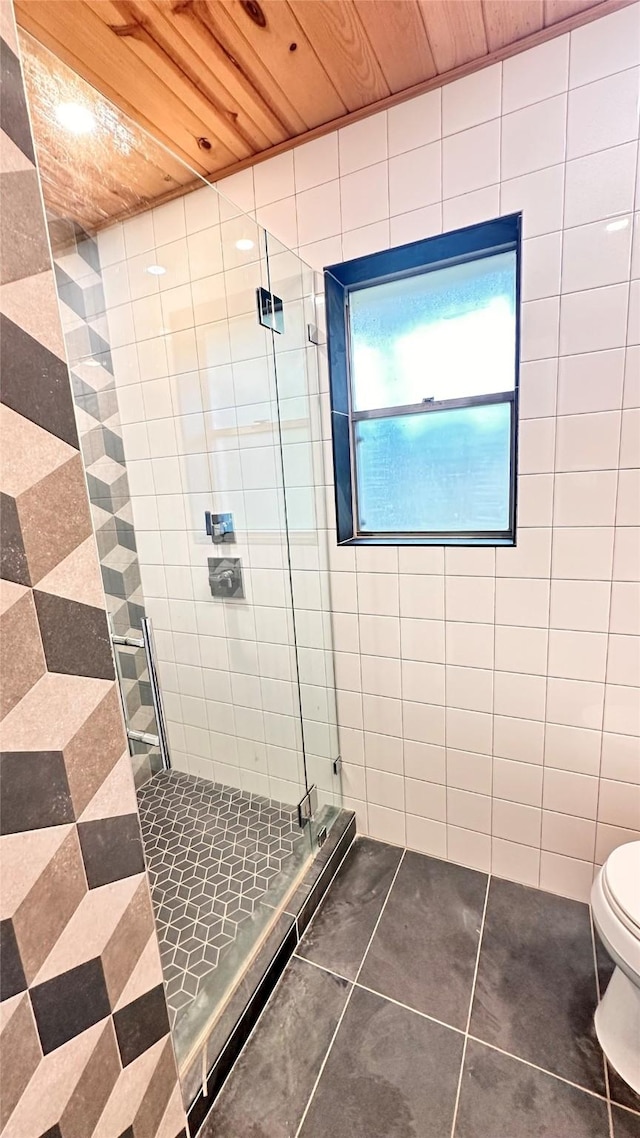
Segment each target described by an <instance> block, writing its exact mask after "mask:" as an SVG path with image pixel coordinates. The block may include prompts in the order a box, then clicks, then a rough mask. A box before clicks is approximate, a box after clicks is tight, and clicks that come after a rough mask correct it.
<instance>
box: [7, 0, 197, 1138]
mask: <svg viewBox="0 0 640 1138" xmlns="http://www.w3.org/2000/svg"><path fill="white" fill-rule="evenodd" d="M0 22H1V26H0V33H1V37H2V38H1V42H0V52H1V73H2V74H1V78H2V106H1V112H0V113H1V128H2V132H1V134H0V153H1V167H0V171H1V172H0V195H1V208H2V233H1V250H0V251H1V257H2V264H1V278H0V283H1V291H0V312H1V316H0V319H1V324H2V349H3V350H2V375H1V388H2V391H1V403H0V429H1V434H2V440H1V447H0V449H1V454H2V472H1V485H2V516H1V521H2V535H1V541H2V573H1V579H0V598H1V603H0V615H1V623H2V656H3V659H2V666H3V687H2V707H1V710H0V717H1V718H2V723H1V726H0V734H1V737H2V771H1V776H2V777H1V781H0V792H1V808H2V814H1V832H2V836H1V838H0V853H1V860H2V888H1V898H2V912H1V917H2V921H1V934H2V943H1V950H2V989H1V992H0V999H1V1001H2V1002H1V1004H0V1064H1V1066H2V1088H1V1093H0V1129H1V1130H2V1135H3V1138H27V1135H29V1136H34V1138H35V1136H36V1135H44V1134H45V1133H46V1135H47V1136H51V1138H118V1136H120V1135H123V1134H125V1133H126V1134H127V1135H130V1136H132V1138H147V1136H150V1135H154V1138H176V1136H177V1135H182V1136H184V1133H185V1131H184V1112H183V1109H182V1102H181V1096H180V1089H179V1085H178V1082H177V1074H176V1067H175V1061H174V1056H173V1049H172V1043H171V1039H170V1036H169V1024H168V1018H167V1010H166V1005H165V998H164V991H163V987H162V973H161V969H160V959H159V953H158V945H157V939H156V933H155V927H154V921H153V915H152V911H151V902H150V897H149V888H148V882H147V877H146V873H145V869H144V860H143V854H142V844H141V839H140V827H139V820H138V814H137V809H136V798H135V791H134V785H133V779H132V776H131V767H130V761H129V755H128V753H127V751H126V744H125V737H124V733H123V729H122V717H121V711H120V706H119V701H118V695H117V691H116V687H115V683H114V678H113V659H112V656H111V651H110V646H109V639H108V633H107V622H106V615H105V610H104V596H103V592H102V585H101V581H100V572H99V568H98V560H97V557H96V549H95V540H94V537H93V534H92V530H91V517H90V513H89V502H88V499H87V490H86V484H85V479H84V474H83V469H82V461H81V457H80V453H79V444H78V436H77V429H76V423H75V419H74V412H73V404H72V398H71V388H70V382H69V374H68V371H67V366H66V363H65V356H64V344H63V339H62V333H61V328H60V319H59V314H58V308H57V302H56V292H55V285H54V275H53V268H52V263H51V258H50V253H49V246H48V241H47V232H46V227H45V222H44V214H43V209H42V202H41V197H40V187H39V182H38V174H37V170H36V168H35V156H34V151H33V144H32V139H31V134H30V128H29V121H28V116H27V109H26V104H25V97H24V90H23V85H22V76H21V72H20V64H19V61H18V56H17V50H18V49H17V43H16V37H15V26H14V23H13V14H12V11H11V7H10V5H9V4H8V3H6V2H4V0H3V3H2V4H1V5H0Z"/></svg>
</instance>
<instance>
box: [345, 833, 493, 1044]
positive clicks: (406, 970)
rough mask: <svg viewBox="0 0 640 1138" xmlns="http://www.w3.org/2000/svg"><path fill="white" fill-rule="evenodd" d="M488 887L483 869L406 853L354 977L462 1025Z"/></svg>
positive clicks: (410, 1005) (439, 1016)
mask: <svg viewBox="0 0 640 1138" xmlns="http://www.w3.org/2000/svg"><path fill="white" fill-rule="evenodd" d="M486 887H487V878H486V875H485V874H484V873H477V872H476V871H475V870H474V869H465V868H464V867H463V866H461V865H453V864H452V863H451V862H445V861H437V860H436V859H435V858H430V857H424V856H423V855H422V854H417V853H411V852H408V853H406V854H405V857H404V861H403V862H402V865H401V866H400V871H399V873H398V876H397V877H396V880H395V882H394V885H393V888H392V890H391V893H390V895H389V900H388V902H387V905H386V908H385V910H384V913H383V915H382V920H381V921H380V924H379V925H378V928H377V930H376V934H375V936H374V938H373V941H372V944H371V948H370V949H369V952H368V954H367V957H366V959H365V962H364V967H363V969H362V972H361V973H360V983H361V984H363V985H364V986H365V987H367V988H374V989H375V990H376V991H377V992H382V993H383V995H386V996H391V997H392V999H394V1000H399V1001H400V1003H402V1004H408V1005H409V1007H412V1008H416V1009H417V1010H418V1011H421V1012H425V1013H426V1014H427V1015H431V1016H434V1017H435V1018H436V1019H441V1020H443V1021H444V1022H445V1023H450V1024H451V1025H452V1026H453V1027H459V1028H464V1027H465V1026H466V1021H467V1015H468V1011H469V1000H470V998H471V988H472V984H473V973H474V969H475V962H476V952H477V947H478V938H479V935H480V923H481V920H482V909H483V905H484V898H485V892H486Z"/></svg>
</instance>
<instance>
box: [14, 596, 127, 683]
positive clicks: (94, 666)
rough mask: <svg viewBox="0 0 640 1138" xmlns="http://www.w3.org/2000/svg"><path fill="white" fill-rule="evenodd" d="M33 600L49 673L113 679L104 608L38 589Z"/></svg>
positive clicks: (111, 657) (111, 656)
mask: <svg viewBox="0 0 640 1138" xmlns="http://www.w3.org/2000/svg"><path fill="white" fill-rule="evenodd" d="M33 599H34V601H35V605H36V610H37V613H38V623H39V625H40V633H41V636H42V645H43V648H44V654H45V658H46V661H47V669H48V671H50V672H64V673H65V674H66V675H72V676H93V677H95V678H96V679H99V680H112V679H113V678H114V669H113V655H112V652H111V643H110V639H109V626H108V624H107V618H106V614H105V612H104V609H99V608H95V606H94V605H84V604H80V602H79V601H72V600H69V598H68V597H58V596H55V595H54V594H52V593H44V592H40V590H38V589H36V590H34V594H33Z"/></svg>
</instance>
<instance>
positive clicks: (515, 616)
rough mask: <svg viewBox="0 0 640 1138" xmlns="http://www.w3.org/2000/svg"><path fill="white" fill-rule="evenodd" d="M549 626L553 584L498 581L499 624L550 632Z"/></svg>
mask: <svg viewBox="0 0 640 1138" xmlns="http://www.w3.org/2000/svg"><path fill="white" fill-rule="evenodd" d="M548 623H549V581H548V580H543V579H531V578H524V577H522V578H520V577H498V578H497V580H496V624H515V625H522V626H525V627H531V628H546V627H547V626H548Z"/></svg>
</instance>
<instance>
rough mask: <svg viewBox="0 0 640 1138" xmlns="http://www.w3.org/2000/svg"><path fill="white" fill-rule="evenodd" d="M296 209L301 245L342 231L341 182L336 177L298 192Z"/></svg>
mask: <svg viewBox="0 0 640 1138" xmlns="http://www.w3.org/2000/svg"><path fill="white" fill-rule="evenodd" d="M296 210H297V213H298V240H299V242H300V244H301V245H308V244H309V243H310V242H317V241H322V240H324V239H325V238H327V237H333V236H335V235H336V234H339V233H341V232H342V224H341V221H340V182H339V181H338V180H337V179H336V180H335V181H334V182H327V183H326V184H325V185H322V186H314V187H313V189H309V190H304V191H303V192H302V193H298V194H296ZM345 228H347V227H346V226H345ZM325 263H326V262H325Z"/></svg>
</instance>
